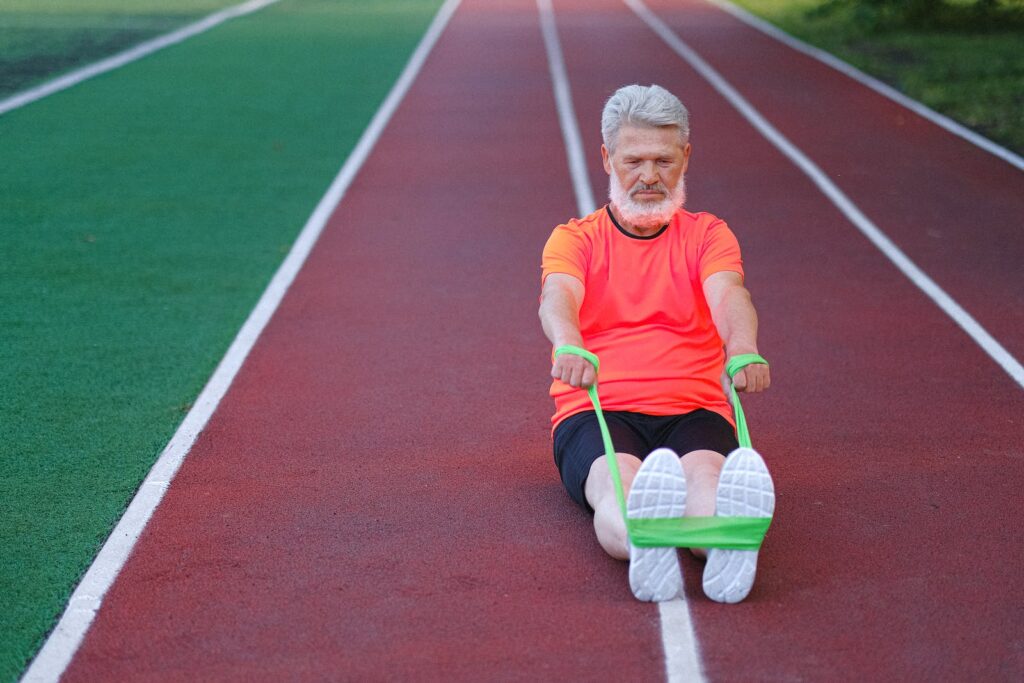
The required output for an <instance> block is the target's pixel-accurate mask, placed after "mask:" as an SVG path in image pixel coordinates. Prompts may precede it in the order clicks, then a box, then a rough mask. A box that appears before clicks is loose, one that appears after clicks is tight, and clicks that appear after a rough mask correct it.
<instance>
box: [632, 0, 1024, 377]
mask: <svg viewBox="0 0 1024 683" xmlns="http://www.w3.org/2000/svg"><path fill="white" fill-rule="evenodd" d="M624 2H625V3H626V5H628V6H629V8H630V9H632V10H633V11H634V12H635V13H636V14H637V16H639V17H640V18H641V19H642V20H643V21H644V22H645V23H646V24H647V25H648V26H649V27H650V28H651V30H653V31H654V32H655V33H656V34H658V36H659V37H660V38H661V39H662V40H664V41H665V43H666V44H668V46H669V47H671V48H672V49H673V50H674V51H675V52H676V54H678V55H679V56H680V57H682V58H683V59H684V60H686V62H687V63H689V64H690V66H692V67H693V68H694V70H696V71H697V72H698V73H699V74H700V75H701V76H703V77H704V79H705V80H707V81H708V82H709V83H710V84H711V85H712V87H714V89H715V90H717V91H718V92H719V94H721V95H722V97H724V98H725V99H726V100H728V102H729V103H730V104H731V105H732V106H733V107H734V108H735V109H736V110H737V111H739V113H740V114H742V115H743V117H744V118H745V119H746V120H747V121H748V122H750V124H751V125H752V126H753V127H754V128H756V129H757V130H758V131H759V132H760V133H761V135H763V136H764V137H765V139H767V140H768V141H769V142H771V143H772V144H773V145H774V146H775V147H776V148H777V149H778V150H779V151H780V152H782V153H783V154H784V155H785V156H786V157H787V158H788V159H789V160H790V161H792V162H793V163H794V164H795V165H796V166H797V168H799V169H800V170H801V171H803V172H804V174H805V175H806V176H807V177H808V178H810V179H811V181H812V182H813V183H814V184H815V185H817V187H818V189H819V190H821V192H822V194H824V195H825V196H826V197H827V198H828V199H829V201H831V202H832V203H833V204H834V205H835V206H836V208H838V209H839V210H840V211H841V212H842V213H843V215H845V216H846V217H847V218H848V219H849V221H850V222H851V223H853V224H854V226H856V227H857V229H858V230H860V231H861V233H863V234H864V236H865V237H867V238H868V239H869V240H870V241H871V243H872V244H874V245H875V246H876V247H878V249H879V250H880V251H881V252H882V253H883V254H885V256H886V257H887V258H888V259H889V260H890V261H891V262H892V263H893V264H894V265H895V266H896V267H897V268H899V269H900V271H901V272H902V273H903V274H904V275H906V276H907V277H908V278H910V280H911V282H913V283H914V284H915V285H917V286H918V288H920V289H921V291H923V292H924V293H925V294H927V295H928V297H929V298H930V299H931V300H932V301H934V302H935V304H936V305H937V306H938V307H939V308H941V309H942V310H943V311H944V312H945V313H946V315H948V316H949V317H950V318H952V319H953V321H954V322H956V324H957V325H959V326H960V328H961V329H963V331H964V332H966V333H967V334H968V335H969V336H970V337H971V339H973V340H974V341H975V342H976V343H977V344H978V346H980V347H981V348H982V350H984V351H985V353H987V354H988V355H989V356H990V357H991V358H992V360H994V361H995V362H996V363H997V364H998V365H999V366H1000V367H1001V368H1003V370H1005V371H1006V373H1007V374H1008V375H1010V377H1011V378H1013V380H1014V381H1015V382H1017V384H1018V385H1020V387H1021V388H1022V389H1024V366H1022V365H1021V364H1020V362H1019V361H1018V360H1017V359H1016V358H1014V357H1013V356H1011V355H1010V352H1009V351H1007V350H1006V349H1005V348H1003V346H1002V344H1000V343H999V342H998V341H996V340H995V338H993V337H992V335H990V334H989V333H988V332H987V331H986V330H985V328H983V327H982V326H981V325H980V324H979V323H978V321H977V320H975V319H974V318H973V317H971V315H970V314H969V313H968V312H967V311H965V310H964V309H963V307H961V306H960V304H958V303H957V302H956V301H954V300H953V298H952V297H951V296H949V295H948V294H946V292H945V291H943V289H942V288H941V287H939V285H938V284H936V283H935V281H934V280H932V279H931V278H930V277H928V275H926V274H925V272H924V271H923V270H921V269H920V268H918V267H917V265H916V264H914V262H913V261H911V260H910V259H909V258H908V257H907V255H906V254H904V253H903V252H902V251H901V250H900V248H899V247H897V246H896V245H895V244H894V243H893V242H892V240H890V239H889V238H888V237H887V236H886V235H885V233H883V232H882V231H881V230H880V229H879V228H878V226H876V225H875V224H874V223H872V222H871V221H870V220H869V219H868V217H867V216H865V215H864V213H863V212H862V211H861V210H860V209H859V208H858V207H857V205H856V204H854V203H853V201H851V200H850V198H849V197H847V196H846V194H844V193H843V191H842V190H840V189H839V187H838V186H836V184H835V183H833V182H832V181H831V180H829V179H828V177H827V176H826V175H825V173H824V172H823V171H822V170H821V168H819V167H818V166H817V164H815V163H814V162H813V161H811V160H810V158H808V156H807V155H806V154H804V153H803V152H802V151H800V150H799V149H798V148H797V147H796V146H795V145H794V144H793V143H791V142H790V141H789V140H788V139H787V138H786V137H785V136H784V135H783V134H782V133H780V132H779V131H778V129H776V128H775V126H773V125H772V124H770V123H768V120H767V119H765V118H764V116H762V115H761V113H760V112H758V111H757V109H755V108H754V107H753V106H752V105H751V104H750V103H749V102H747V100H746V99H744V97H743V96H742V95H740V94H739V92H738V91H737V90H736V89H735V88H733V87H732V85H730V84H729V82H728V81H726V80H725V79H724V78H723V77H722V76H721V75H720V74H719V73H718V72H717V71H715V69H714V68H712V67H711V65H710V64H708V63H707V62H705V61H704V60H703V59H702V58H701V57H700V56H699V55H698V54H697V53H696V52H694V51H693V49H692V48H690V46H689V45H687V44H686V43H684V42H683V41H682V39H680V38H679V36H677V35H676V34H675V33H674V32H673V31H672V29H671V28H669V27H668V26H667V25H666V24H665V22H663V21H662V20H661V19H659V18H658V17H657V16H656V15H655V14H654V13H653V12H651V10H649V9H648V8H647V6H646V5H644V4H643V2H641V0H624Z"/></svg>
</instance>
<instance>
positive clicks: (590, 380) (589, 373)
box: [583, 363, 597, 389]
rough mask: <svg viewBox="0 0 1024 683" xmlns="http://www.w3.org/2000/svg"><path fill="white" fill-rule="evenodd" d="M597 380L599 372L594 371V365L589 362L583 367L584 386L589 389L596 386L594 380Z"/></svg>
mask: <svg viewBox="0 0 1024 683" xmlns="http://www.w3.org/2000/svg"><path fill="white" fill-rule="evenodd" d="M595 381H597V373H596V372H594V366H593V365H590V364H589V363H588V364H587V367H585V368H583V388H584V389H589V388H590V387H592V386H594V382H595Z"/></svg>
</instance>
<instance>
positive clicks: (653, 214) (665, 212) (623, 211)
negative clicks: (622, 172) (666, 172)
mask: <svg viewBox="0 0 1024 683" xmlns="http://www.w3.org/2000/svg"><path fill="white" fill-rule="evenodd" d="M650 189H654V190H658V191H660V192H664V193H665V198H664V199H662V200H661V201H659V202H640V201H636V200H635V199H633V194H635V193H636V192H637V191H639V190H650ZM608 199H610V200H611V202H612V204H614V205H615V208H616V209H618V212H619V215H620V216H621V217H622V220H624V221H626V222H627V223H629V224H630V225H634V226H636V227H638V228H657V227H660V226H662V225H665V224H666V223H668V222H669V221H670V220H671V219H672V214H674V213H675V212H676V209H678V208H680V207H682V206H683V204H684V203H686V178H685V177H684V176H682V175H681V176H679V182H678V183H676V186H675V187H673V188H672V190H671V191H668V190H667V189H666V188H665V186H664V185H663V184H662V183H657V184H656V185H645V184H644V183H641V182H638V183H637V184H636V185H634V186H633V187H632V188H630V190H629V192H628V193H627V192H626V190H625V188H623V187H622V184H621V183H620V182H619V177H618V176H617V175H616V174H615V173H614V172H612V174H611V180H610V182H609V185H608Z"/></svg>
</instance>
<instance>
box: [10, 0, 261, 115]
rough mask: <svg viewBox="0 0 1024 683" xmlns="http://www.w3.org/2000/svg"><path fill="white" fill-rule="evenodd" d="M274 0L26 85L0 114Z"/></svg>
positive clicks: (252, 2) (256, 1)
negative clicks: (32, 85) (38, 83)
mask: <svg viewBox="0 0 1024 683" xmlns="http://www.w3.org/2000/svg"><path fill="white" fill-rule="evenodd" d="M278 1H279V0H249V2H243V3H242V4H240V5H235V6H233V7H228V8H226V9H222V10H220V11H219V12H214V13H213V14H211V15H209V16H207V17H206V18H204V19H200V20H199V21H197V22H195V23H192V24H189V25H188V26H183V27H182V28H179V29H178V30H176V31H172V32H171V33H167V34H165V35H162V36H158V37H156V38H153V39H152V40H147V41H146V42H144V43H139V44H138V45H136V46H135V47H133V48H129V49H127V50H125V51H124V52H119V53H117V54H116V55H112V56H110V57H107V58H106V59H102V60H100V61H98V62H94V63H92V64H89V65H87V66H83V67H82V68H80V69H75V70H74V71H72V72H70V73H67V74H64V75H63V76H60V77H59V78H55V79H53V80H52V81H47V82H45V83H42V84H40V85H37V86H36V87H34V88H29V89H28V90H25V91H22V92H20V93H17V94H15V95H11V96H10V97H7V98H5V99H3V100H0V116H2V115H3V114H6V113H7V112H9V111H11V110H12V109H17V108H18V107H24V106H25V105H26V104H29V103H31V102H35V101H36V100H41V99H42V98H44V97H46V96H47V95H52V94H53V93H56V92H60V91H61V90H67V89H68V88H70V87H71V86H74V85H78V84H79V83H81V82H82V81H84V80H87V79H90V78H92V77H93V76H99V75H100V74H104V73H106V72H108V71H113V70H114V69H118V68H120V67H122V66H124V65H125V64H129V63H131V62H134V61H136V60H139V59H142V58H143V57H145V56H147V55H151V54H153V53H154V52H156V51H157V50H162V49H164V48H165V47H170V46H171V45H176V44H178V43H180V42H182V41H184V40H187V39H189V38H191V37H193V36H196V35H199V34H200V33H203V32H204V31H209V30H210V29H211V28H213V27H214V26H217V25H219V24H223V23H224V22H225V21H228V20H230V19H235V18H237V17H241V16H244V15H246V14H252V13H253V12H256V11H258V10H261V9H263V8H264V7H266V6H268V5H273V4H274V3H276V2H278Z"/></svg>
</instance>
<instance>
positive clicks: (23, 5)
mask: <svg viewBox="0 0 1024 683" xmlns="http://www.w3.org/2000/svg"><path fill="white" fill-rule="evenodd" d="M231 4H233V3H232V2H231V0H180V1H177V2H176V1H174V0H133V2H130V3H129V2H124V1H123V0H121V1H119V0H82V1H81V2H68V1H67V0H39V1H30V0H5V2H4V3H2V4H0V45H2V49H0V97H5V96H7V95H11V94H13V93H15V92H18V91H20V90H23V89H25V88H27V87H30V86H32V85H35V84H37V83H39V82H40V81H43V80H46V79H48V78H52V77H53V76H55V75H59V74H60V73H63V72H65V71H69V70H71V69H74V68H76V67H79V66H83V65H85V64H89V63H91V62H93V61H96V60H97V59H101V58H103V57H106V56H108V55H110V54H112V53H114V52H118V51H120V50H123V49H125V48H128V47H131V46H133V45H137V44H138V43H140V42H142V41H144V40H147V39H149V38H152V37H154V36H157V35H160V34H162V33H167V32H168V31H171V30H174V29H176V28H178V27H179V26H181V25H183V24H186V23H188V22H189V21H190V20H192V19H195V18H197V17H200V16H202V15H204V14H208V13H211V12H214V11H216V10H218V9H221V8H222V7H226V6H228V5H231Z"/></svg>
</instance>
